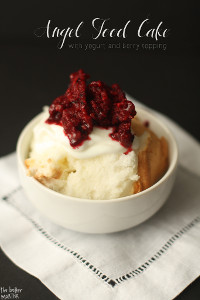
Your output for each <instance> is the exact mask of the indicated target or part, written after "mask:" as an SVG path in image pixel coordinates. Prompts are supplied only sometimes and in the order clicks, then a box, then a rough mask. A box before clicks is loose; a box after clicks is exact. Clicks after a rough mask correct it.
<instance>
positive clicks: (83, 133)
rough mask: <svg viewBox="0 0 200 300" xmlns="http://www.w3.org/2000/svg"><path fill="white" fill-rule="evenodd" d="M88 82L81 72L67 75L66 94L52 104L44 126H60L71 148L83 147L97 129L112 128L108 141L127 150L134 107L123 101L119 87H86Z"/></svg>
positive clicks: (122, 94) (122, 93)
mask: <svg viewBox="0 0 200 300" xmlns="http://www.w3.org/2000/svg"><path fill="white" fill-rule="evenodd" d="M88 78H89V76H88V75H87V74H85V73H84V72H83V70H79V71H77V72H75V73H73V74H71V75H70V84H69V87H68V89H67V91H66V92H65V94H64V95H62V96H60V97H58V98H56V99H55V100H54V101H53V103H52V104H51V106H50V108H49V118H48V119H47V121H46V122H47V123H48V124H57V125H61V126H63V128H64V132H65V134H66V135H67V137H68V139H69V142H70V145H71V146H72V147H77V146H80V145H82V143H83V142H84V141H85V140H88V139H89V134H90V133H91V132H92V130H93V127H94V126H100V127H103V128H109V127H112V129H113V130H112V133H111V134H110V137H111V138H112V139H114V140H116V141H119V142H120V144H121V145H122V146H124V147H125V148H130V147H131V145H132V142H133V139H134V135H133V134H132V132H131V119H132V118H134V116H135V115H136V111H135V106H134V104H133V103H132V102H131V101H128V100H127V99H126V97H125V94H124V92H123V91H122V90H121V89H120V87H119V85H118V84H113V85H112V86H111V87H109V86H107V85H106V84H105V83H103V82H102V81H93V82H91V83H90V84H88V85H87V84H86V80H87V79H88Z"/></svg>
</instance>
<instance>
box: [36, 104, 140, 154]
mask: <svg viewBox="0 0 200 300" xmlns="http://www.w3.org/2000/svg"><path fill="white" fill-rule="evenodd" d="M48 117H49V114H48V111H46V110H45V111H44V113H43V116H42V119H41V120H40V122H39V123H38V124H37V125H36V126H35V128H34V130H33V141H32V145H31V148H32V149H33V150H32V154H34V156H35V155H46V154H47V155H48V156H49V154H50V153H51V157H54V158H55V159H59V157H60V158H61V157H63V156H64V155H66V153H68V154H70V155H71V156H72V157H74V158H78V159H87V158H92V157H96V156H99V155H104V154H111V153H124V152H126V148H124V147H123V146H122V145H121V144H120V143H119V142H118V141H115V140H112V138H111V137H110V136H109V134H110V133H111V132H112V128H111V129H103V128H98V127H94V128H93V131H92V132H91V134H90V135H89V137H90V140H86V141H84V142H83V144H82V145H81V146H80V147H76V148H73V147H71V145H70V143H69V139H68V137H67V135H66V134H65V133H64V129H63V127H62V126H60V125H54V124H47V123H45V121H46V120H47V118H48ZM138 147H139V141H138V138H137V137H136V136H135V138H134V141H133V144H132V148H133V149H135V150H136V149H138Z"/></svg>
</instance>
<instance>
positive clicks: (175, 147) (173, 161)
mask: <svg viewBox="0 0 200 300" xmlns="http://www.w3.org/2000/svg"><path fill="white" fill-rule="evenodd" d="M136 110H137V112H138V113H140V111H141V112H144V113H145V114H146V115H147V116H150V118H151V119H152V120H154V121H155V122H157V123H158V125H159V126H160V127H161V128H162V129H163V130H164V132H165V133H166V134H167V136H168V138H169V141H168V143H169V142H170V143H171V144H172V147H173V150H174V151H173V153H172V158H171V161H170V164H169V167H168V169H167V171H166V173H165V174H164V175H163V176H162V177H161V178H160V179H159V180H158V181H157V182H156V183H155V184H153V185H152V186H151V187H149V188H147V189H146V190H144V191H142V192H139V193H137V194H132V195H129V196H124V197H120V198H114V199H104V200H101V199H86V198H77V197H73V196H68V195H64V194H61V193H59V192H56V191H54V190H51V189H50V188H48V187H46V186H45V185H43V184H42V183H40V182H39V181H38V180H36V179H35V178H34V177H28V176H27V175H26V170H27V169H26V167H25V164H24V162H23V161H22V159H21V149H22V141H23V138H24V136H25V135H26V134H28V132H29V130H30V129H31V127H32V125H33V124H34V123H35V122H36V120H39V119H40V118H41V116H42V115H43V113H44V112H41V113H39V114H38V115H36V116H35V117H34V118H33V119H32V120H31V121H29V122H28V123H27V125H26V126H25V127H24V129H23V130H22V132H21V133H20V135H19V138H18V141H17V147H16V152H17V160H18V163H19V165H20V167H22V168H23V170H24V175H25V176H27V177H28V179H29V180H30V181H32V183H33V184H34V185H36V186H37V187H38V188H39V189H42V190H43V191H44V192H47V193H51V194H52V195H55V196H56V197H59V198H60V199H63V200H72V201H76V202H81V203H83V202H85V203H95V204H99V203H101V204H102V203H112V202H124V201H130V200H131V201H134V199H138V198H139V197H142V196H143V195H145V194H147V193H149V192H150V191H153V190H154V189H156V188H157V187H158V186H159V185H161V184H162V183H164V182H165V181H166V180H167V179H168V178H169V177H170V176H171V175H172V173H173V171H175V169H176V167H177V164H178V145H177V142H176V139H175V137H174V135H173V134H172V132H171V131H170V130H169V128H168V127H167V125H166V124H164V123H163V122H162V121H161V120H160V119H159V118H158V117H157V116H156V115H154V114H153V113H152V112H149V110H148V109H144V108H141V107H137V108H136Z"/></svg>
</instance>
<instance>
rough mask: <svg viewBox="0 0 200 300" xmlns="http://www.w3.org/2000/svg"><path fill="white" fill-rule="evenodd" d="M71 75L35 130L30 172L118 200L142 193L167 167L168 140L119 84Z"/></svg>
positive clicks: (63, 188) (61, 187)
mask: <svg viewBox="0 0 200 300" xmlns="http://www.w3.org/2000/svg"><path fill="white" fill-rule="evenodd" d="M88 78H89V76H88V75H87V74H85V73H84V72H83V71H82V70H79V71H77V72H75V73H73V74H71V75H70V84H69V87H68V89H67V91H66V92H65V94H64V95H62V96H60V97H58V98H56V99H55V100H54V101H53V103H52V104H51V106H50V107H49V110H47V109H45V110H44V112H43V114H42V116H41V119H40V121H39V123H38V124H37V125H36V126H35V127H34V129H33V138H32V142H31V145H30V153H29V158H27V159H26V160H25V165H26V167H27V169H28V175H29V176H33V177H35V179H37V180H38V181H40V182H41V183H42V184H44V185H45V186H47V187H48V188H50V189H53V190H55V191H57V192H59V193H62V194H65V195H69V196H72V197H78V198H85V199H101V200H106V199H114V198H120V197H124V196H128V195H131V194H134V193H138V192H141V191H142V190H144V189H147V188H148V187H150V186H151V185H153V184H154V183H155V182H157V181H158V180H159V179H160V178H161V177H162V176H163V174H164V173H165V172H166V170H167V168H168V145H167V142H166V140H165V138H164V137H161V138H158V137H157V136H156V135H155V134H154V133H153V132H152V131H151V130H150V129H149V128H148V127H147V126H145V125H144V124H143V123H142V122H140V120H139V119H138V118H137V117H136V111H135V106H134V104H133V103H132V102H131V101H128V100H127V99H126V96H125V93H124V92H123V91H122V90H121V89H120V87H119V86H118V85H117V84H113V85H112V86H108V85H106V84H105V83H103V82H102V81H93V82H91V83H89V84H87V79H88Z"/></svg>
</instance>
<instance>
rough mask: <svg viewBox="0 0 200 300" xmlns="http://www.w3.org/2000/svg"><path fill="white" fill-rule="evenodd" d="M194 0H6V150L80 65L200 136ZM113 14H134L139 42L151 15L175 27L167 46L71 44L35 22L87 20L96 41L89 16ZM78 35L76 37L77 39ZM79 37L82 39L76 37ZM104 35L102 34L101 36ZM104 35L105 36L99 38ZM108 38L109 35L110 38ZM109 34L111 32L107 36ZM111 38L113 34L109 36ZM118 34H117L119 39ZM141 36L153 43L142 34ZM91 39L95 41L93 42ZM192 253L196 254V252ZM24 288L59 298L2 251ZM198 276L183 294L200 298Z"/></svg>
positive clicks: (1, 41)
mask: <svg viewBox="0 0 200 300" xmlns="http://www.w3.org/2000/svg"><path fill="white" fill-rule="evenodd" d="M196 3H197V2H195V1H176V2H175V1H151V3H149V2H148V1H146V2H145V1H130V2H128V1H123V2H121V3H120V4H116V3H115V4H114V3H111V2H108V1H101V2H97V3H95V2H94V1H93V2H92V1H90V2H83V1H82V2H77V1H76V2H74V3H70V2H67V1H42V3H41V1H13V2H10V1H9V2H4V3H2V5H1V12H0V22H1V26H0V30H1V31H0V46H1V48H0V83H1V84H0V86H1V95H0V97H1V98H0V116H1V117H0V135H1V147H0V156H2V155H6V154H8V153H10V152H12V151H15V147H16V142H17V138H18V136H19V134H20V131H21V130H22V129H23V127H24V126H25V124H26V123H27V122H28V121H29V120H30V119H31V118H32V117H34V116H35V115H36V114H37V113H39V112H40V111H41V109H42V107H43V106H44V105H49V104H50V103H51V102H52V100H53V99H54V98H55V97H57V96H59V95H61V94H62V93H64V92H65V90H66V88H67V85H68V75H69V74H70V73H71V72H74V71H76V70H77V69H79V68H82V69H84V70H85V72H87V73H89V74H91V78H92V79H93V80H98V79H101V80H103V81H105V82H107V83H108V84H111V83H115V82H117V83H119V84H120V86H121V87H122V88H123V89H124V90H125V91H127V92H128V93H129V94H130V95H132V96H133V97H135V98H136V99H138V100H139V101H141V102H143V103H144V104H146V105H148V106H150V107H152V108H154V109H156V110H158V111H160V112H162V113H164V114H166V115H167V116H169V117H170V118H171V119H173V120H175V121H176V122H177V123H178V124H179V125H181V126H182V127H183V128H185V129H186V130H187V131H189V132H190V133H191V134H192V135H193V136H195V137H196V138H197V139H200V117H199V69H200V58H199V45H198V40H199V32H198V28H199V26H198V13H199V11H198V7H197V5H196ZM95 17H100V18H110V26H111V27H120V26H122V25H123V24H125V23H126V21H127V20H129V19H131V22H132V24H131V27H129V31H128V38H127V40H126V42H130V43H136V42H140V43H141V40H139V39H137V38H136V29H137V27H138V25H139V24H140V22H141V21H142V20H144V19H145V18H150V20H151V24H152V26H155V25H157V24H158V23H159V22H160V21H163V22H164V25H165V26H166V27H167V28H169V29H170V34H169V36H168V37H167V39H165V40H163V39H161V41H160V42H162V43H167V50H166V51H161V50H160V51H158V50H157V51H148V50H147V51H138V52H136V51H134V50H120V49H116V50H96V51H92V50H91V51H84V50H75V49H74V50H69V49H68V48H67V43H68V42H70V41H66V45H65V46H64V47H63V49H61V50H59V49H58V48H57V43H58V40H55V39H47V38H44V37H42V38H37V37H36V36H35V35H34V30H35V29H36V28H38V27H41V26H45V25H46V24H47V21H48V20H49V19H51V20H52V22H53V24H54V26H59V27H60V28H66V27H68V26H72V27H73V26H76V25H77V24H78V23H79V22H80V21H82V20H83V21H84V22H85V23H84V34H83V36H82V37H81V40H80V42H82V43H85V42H92V40H91V38H90V37H91V33H92V32H91V20H92V19H93V18H95ZM72 42H73V40H72ZM74 42H76V41H75V40H74ZM97 42H98V41H97ZM100 42H102V41H100ZM104 42H105V41H104ZM106 42H108V39H107V40H106ZM110 42H111V41H110ZM114 42H118V40H113V43H114ZM142 42H143V43H154V42H153V41H152V40H148V39H143V40H142ZM92 43H93V42H92ZM191 255H192V254H191ZM2 285H4V286H8V285H15V286H18V287H19V288H23V297H24V298H23V299H55V298H54V296H53V295H52V294H51V293H50V292H48V290H47V289H46V288H45V287H44V286H43V285H42V284H41V283H40V282H39V281H38V280H36V279H34V278H33V277H31V276H30V275H28V274H26V273H25V272H23V271H22V270H20V269H18V268H17V267H16V266H14V265H13V264H12V263H11V262H10V261H9V260H8V259H7V258H6V257H5V256H4V254H3V253H0V286H2ZM199 298H200V280H199V279H198V280H196V281H195V282H194V283H193V284H192V285H191V286H190V287H188V288H187V289H186V291H184V292H183V293H182V294H181V295H180V296H179V297H178V299H199Z"/></svg>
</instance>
